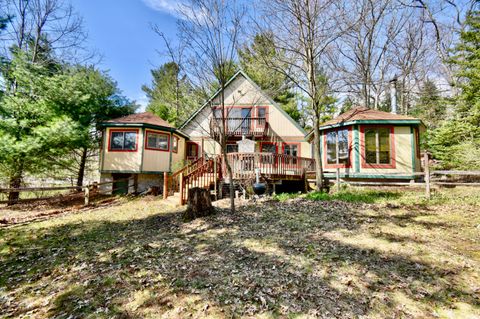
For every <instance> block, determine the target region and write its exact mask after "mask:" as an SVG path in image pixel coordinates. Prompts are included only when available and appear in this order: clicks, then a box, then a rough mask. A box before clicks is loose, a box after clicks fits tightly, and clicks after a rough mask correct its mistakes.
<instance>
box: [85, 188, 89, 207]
mask: <svg viewBox="0 0 480 319" xmlns="http://www.w3.org/2000/svg"><path fill="white" fill-rule="evenodd" d="M84 192H85V206H88V205H90V187H89V186H85V187H84Z"/></svg>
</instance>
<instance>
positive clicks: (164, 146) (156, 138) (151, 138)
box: [145, 131, 170, 151]
mask: <svg viewBox="0 0 480 319" xmlns="http://www.w3.org/2000/svg"><path fill="white" fill-rule="evenodd" d="M169 141H170V135H168V134H164V133H156V132H152V131H147V147H145V148H146V149H150V150H157V151H169Z"/></svg>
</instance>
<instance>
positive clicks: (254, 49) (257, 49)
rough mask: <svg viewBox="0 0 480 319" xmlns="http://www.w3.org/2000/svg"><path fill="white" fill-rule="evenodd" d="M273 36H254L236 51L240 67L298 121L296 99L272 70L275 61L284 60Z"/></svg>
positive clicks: (285, 82) (277, 73)
mask: <svg viewBox="0 0 480 319" xmlns="http://www.w3.org/2000/svg"><path fill="white" fill-rule="evenodd" d="M272 39H273V36H271V34H268V33H265V34H263V33H260V34H256V35H255V37H254V39H253V42H252V43H251V44H250V45H245V46H244V47H243V48H241V49H240V50H239V51H238V55H239V60H240V67H241V68H242V69H243V71H245V73H246V74H247V75H248V76H249V77H250V78H251V79H252V80H253V81H254V82H255V83H256V84H258V86H260V88H261V89H262V90H263V91H265V92H266V93H267V94H268V95H269V96H270V97H271V98H272V99H273V100H274V101H275V102H277V103H278V104H280V106H281V107H282V108H283V110H284V111H285V112H287V113H288V114H289V115H290V116H291V117H292V118H293V119H294V120H295V121H300V118H301V116H302V114H301V113H300V111H299V109H298V107H297V103H298V99H297V96H296V95H295V93H293V92H292V90H291V88H290V85H289V82H288V79H287V77H286V76H285V75H284V74H282V73H280V72H276V71H275V69H274V68H272V66H273V65H275V63H277V61H279V60H281V59H283V58H285V54H284V53H283V52H278V51H277V50H276V49H275V44H274V43H273V40H272Z"/></svg>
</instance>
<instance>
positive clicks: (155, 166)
mask: <svg viewBox="0 0 480 319" xmlns="http://www.w3.org/2000/svg"><path fill="white" fill-rule="evenodd" d="M112 129H113V130H118V129H120V128H107V129H106V134H107V135H106V139H105V143H106V145H105V148H104V157H103V165H102V166H103V167H102V171H115V172H140V171H142V172H165V171H166V172H168V171H169V170H170V151H161V150H149V149H145V148H144V146H145V143H146V135H145V132H146V130H148V131H152V132H158V133H163V134H168V135H169V136H170V148H171V144H172V134H171V133H170V132H165V131H161V130H155V129H143V128H138V139H137V140H138V143H137V144H138V145H137V151H135V152H115V151H109V150H108V145H109V140H108V139H109V138H110V131H111V130H112ZM127 130H130V129H127ZM174 135H175V136H177V137H178V138H179V143H178V153H173V152H172V168H175V167H176V166H175V165H181V164H180V163H179V162H183V159H184V156H185V138H183V137H181V136H179V135H176V134H174ZM142 153H143V163H142ZM177 163H178V164H177Z"/></svg>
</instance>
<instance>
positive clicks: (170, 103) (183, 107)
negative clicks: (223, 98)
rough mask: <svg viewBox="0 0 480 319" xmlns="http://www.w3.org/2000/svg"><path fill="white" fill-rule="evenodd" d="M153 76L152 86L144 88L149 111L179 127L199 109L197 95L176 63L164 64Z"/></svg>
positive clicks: (153, 72)
mask: <svg viewBox="0 0 480 319" xmlns="http://www.w3.org/2000/svg"><path fill="white" fill-rule="evenodd" d="M151 74H152V77H153V80H152V84H151V85H150V86H147V85H144V86H142V90H143V91H144V92H145V93H146V95H147V98H148V106H147V111H149V112H152V113H154V114H156V115H158V116H160V117H161V118H162V119H164V120H166V121H168V122H170V123H172V124H174V125H176V126H179V125H180V124H182V123H183V121H185V120H186V119H187V118H188V116H189V115H190V114H191V112H192V110H193V109H194V108H196V107H198V98H197V93H196V92H195V91H194V90H193V88H192V86H191V85H190V84H189V81H188V79H187V76H186V75H182V74H181V71H180V67H179V66H178V65H177V64H176V63H174V62H168V63H165V64H163V65H162V66H160V67H159V68H158V69H154V70H152V71H151Z"/></svg>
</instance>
